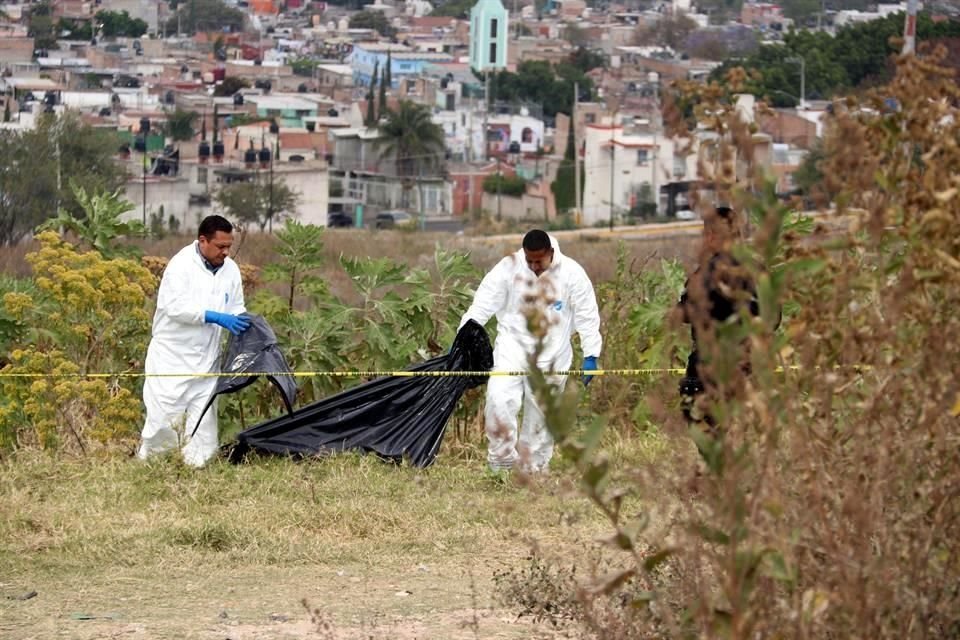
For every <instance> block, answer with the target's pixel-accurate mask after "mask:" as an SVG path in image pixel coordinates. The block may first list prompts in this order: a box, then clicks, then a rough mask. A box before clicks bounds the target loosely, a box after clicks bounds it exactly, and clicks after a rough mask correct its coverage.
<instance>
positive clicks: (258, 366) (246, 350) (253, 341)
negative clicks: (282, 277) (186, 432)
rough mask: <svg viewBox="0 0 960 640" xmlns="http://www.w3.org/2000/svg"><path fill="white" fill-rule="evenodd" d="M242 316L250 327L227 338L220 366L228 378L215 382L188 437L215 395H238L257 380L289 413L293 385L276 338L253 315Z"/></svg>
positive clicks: (291, 407)
mask: <svg viewBox="0 0 960 640" xmlns="http://www.w3.org/2000/svg"><path fill="white" fill-rule="evenodd" d="M242 316H243V317H244V318H246V319H247V320H249V321H250V326H249V327H248V328H247V330H246V331H244V332H243V333H241V334H240V335H239V336H233V335H231V336H230V339H229V340H228V341H227V352H226V355H225V356H224V357H223V362H222V364H221V366H220V371H221V372H222V373H223V374H232V375H222V376H221V377H220V378H218V379H217V386H216V387H215V388H214V390H213V393H212V394H210V399H209V400H207V404H206V405H204V407H203V411H201V412H200V417H199V418H198V419H197V424H196V425H194V427H193V432H192V433H191V434H190V435H191V437H193V434H195V433H196V432H197V427H199V426H200V422H201V420H203V416H204V414H206V413H207V410H208V409H210V405H212V404H213V401H214V400H216V399H217V396H218V395H220V394H221V393H233V392H235V391H240V390H241V389H243V388H244V387H247V386H249V385H251V384H253V383H254V382H256V381H257V379H258V378H261V377H266V378H267V379H268V380H269V381H270V382H271V383H272V384H273V386H274V387H276V388H277V390H278V391H279V392H280V397H281V398H283V405H284V407H286V409H287V413H292V412H293V401H294V399H295V398H296V395H297V383H296V382H295V381H294V379H293V376H291V375H289V374H290V373H291V371H290V367H289V365H287V360H286V358H284V357H283V352H282V351H280V347H279V346H278V345H277V336H276V334H274V333H273V329H271V328H270V325H269V324H268V323H267V321H266V320H264V319H263V318H262V317H261V316H258V315H257V314H255V313H244V314H242ZM264 374H266V375H264ZM270 374H276V375H270Z"/></svg>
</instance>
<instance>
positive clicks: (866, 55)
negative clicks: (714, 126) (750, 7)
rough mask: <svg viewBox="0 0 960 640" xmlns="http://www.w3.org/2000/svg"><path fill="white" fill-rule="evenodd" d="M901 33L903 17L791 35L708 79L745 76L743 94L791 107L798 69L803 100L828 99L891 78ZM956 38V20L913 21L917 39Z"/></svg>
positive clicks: (959, 32) (795, 95)
mask: <svg viewBox="0 0 960 640" xmlns="http://www.w3.org/2000/svg"><path fill="white" fill-rule="evenodd" d="M902 33H903V14H902V13H899V14H894V15H891V16H888V17H886V18H881V19H880V20H872V21H870V22H865V23H860V24H855V25H851V26H848V27H844V28H841V29H840V30H839V31H838V32H837V34H836V36H831V35H829V34H827V33H824V32H812V31H791V32H789V33H787V34H786V35H785V36H784V39H783V43H782V44H777V45H768V46H761V47H759V48H757V50H756V51H755V52H753V53H751V54H750V55H749V56H747V57H746V58H745V59H740V60H731V61H728V62H726V63H724V64H723V65H721V66H720V67H718V68H717V69H715V70H714V71H713V73H712V75H711V77H712V78H713V79H714V80H721V79H723V78H725V77H726V75H727V73H728V72H729V71H730V69H731V68H733V67H743V68H744V69H746V70H747V71H750V72H756V73H755V74H751V76H752V77H751V78H750V79H749V80H748V82H747V87H746V88H747V90H748V91H750V92H751V93H753V94H754V95H757V96H761V97H766V98H768V99H769V101H770V102H771V104H773V105H774V106H778V107H790V106H794V105H796V103H797V101H798V98H799V97H800V81H801V78H800V72H801V71H800V65H799V64H798V62H797V60H798V59H799V58H803V60H804V66H805V68H806V77H805V78H804V80H805V82H806V94H807V95H806V97H807V98H811V97H814V98H830V97H832V96H834V95H837V94H838V93H840V92H844V91H846V90H848V89H851V88H855V87H860V86H864V85H867V86H870V85H875V84H878V83H881V82H883V81H884V80H886V79H887V78H889V77H891V75H892V73H893V71H894V65H893V64H892V59H891V56H892V55H893V54H895V53H897V52H898V50H899V49H898V45H897V44H896V39H898V38H900V37H901V36H902ZM957 36H960V22H958V21H944V22H937V23H935V22H933V20H931V18H930V16H929V15H928V14H926V13H921V14H919V16H918V19H917V39H918V40H928V39H934V38H943V37H957Z"/></svg>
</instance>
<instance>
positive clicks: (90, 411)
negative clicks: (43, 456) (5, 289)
mask: <svg viewBox="0 0 960 640" xmlns="http://www.w3.org/2000/svg"><path fill="white" fill-rule="evenodd" d="M37 240H38V241H39V242H40V249H39V250H38V251H36V252H35V253H32V254H30V255H28V256H27V260H28V261H29V263H30V264H31V266H32V267H33V272H34V280H35V282H36V285H37V288H38V290H39V292H40V293H39V294H38V296H36V297H35V296H31V295H29V294H25V293H20V292H17V293H8V294H6V295H5V296H4V298H3V301H2V304H3V308H4V311H5V313H6V314H7V315H8V316H9V317H12V318H14V319H15V320H16V321H18V322H20V323H22V324H24V325H27V326H31V327H39V328H42V330H41V331H33V332H30V333H29V335H30V339H29V341H26V343H25V344H20V345H15V346H14V348H12V349H11V351H10V354H9V357H8V363H7V364H6V366H4V368H3V369H2V373H3V374H4V375H3V377H2V378H0V389H2V398H0V446H2V447H5V448H10V447H16V446H39V447H42V448H44V449H63V448H65V449H69V450H75V451H81V452H89V451H90V450H91V449H92V448H103V445H108V444H109V445H120V446H124V445H126V444H131V445H132V443H133V442H134V441H135V438H136V435H137V433H138V432H139V428H140V426H141V424H140V423H141V421H142V405H141V403H140V399H139V398H140V390H141V388H142V379H141V378H140V377H138V376H137V375H135V374H137V373H138V372H141V371H142V370H143V365H142V358H143V355H144V354H145V353H146V347H147V342H148V340H149V338H150V314H149V311H148V305H147V301H148V299H149V297H150V296H151V295H152V294H153V292H154V291H155V290H156V286H157V279H156V277H155V276H154V275H153V274H151V273H150V271H149V270H148V269H146V268H145V267H143V266H141V265H140V264H139V263H138V262H136V261H134V260H129V259H124V258H115V259H111V260H108V259H105V258H104V257H103V256H102V255H101V254H100V253H99V252H97V251H87V252H80V251H78V250H77V248H76V247H75V246H74V245H72V244H70V243H69V242H66V241H64V240H62V239H61V238H60V237H59V236H58V235H57V234H56V233H54V232H52V231H47V232H43V233H40V234H39V235H38V236H37ZM37 298H40V299H37ZM102 374H111V375H106V376H104V375H102ZM125 374H127V375H125ZM129 374H134V375H129Z"/></svg>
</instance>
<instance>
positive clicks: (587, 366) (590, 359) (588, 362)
mask: <svg viewBox="0 0 960 640" xmlns="http://www.w3.org/2000/svg"><path fill="white" fill-rule="evenodd" d="M582 369H583V370H584V371H596V370H597V356H587V357H586V358H584V359H583V367H582ZM591 380H593V376H588V375H586V374H584V376H583V386H587V385H588V384H590V381H591Z"/></svg>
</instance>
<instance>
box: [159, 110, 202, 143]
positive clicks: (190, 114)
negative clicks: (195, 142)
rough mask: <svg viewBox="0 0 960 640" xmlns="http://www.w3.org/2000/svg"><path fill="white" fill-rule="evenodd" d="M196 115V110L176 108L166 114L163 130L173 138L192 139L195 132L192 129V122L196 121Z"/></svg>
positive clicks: (179, 139)
mask: <svg viewBox="0 0 960 640" xmlns="http://www.w3.org/2000/svg"><path fill="white" fill-rule="evenodd" d="M198 117H199V114H198V113H197V112H196V111H184V110H183V109H177V110H176V111H174V112H173V113H171V114H169V115H168V116H167V123H166V125H165V126H164V131H165V132H166V134H167V135H168V136H170V137H171V138H173V139H174V140H178V141H184V140H192V139H193V136H194V134H195V133H196V132H195V131H194V129H193V123H194V122H196V120H197V118H198Z"/></svg>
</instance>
